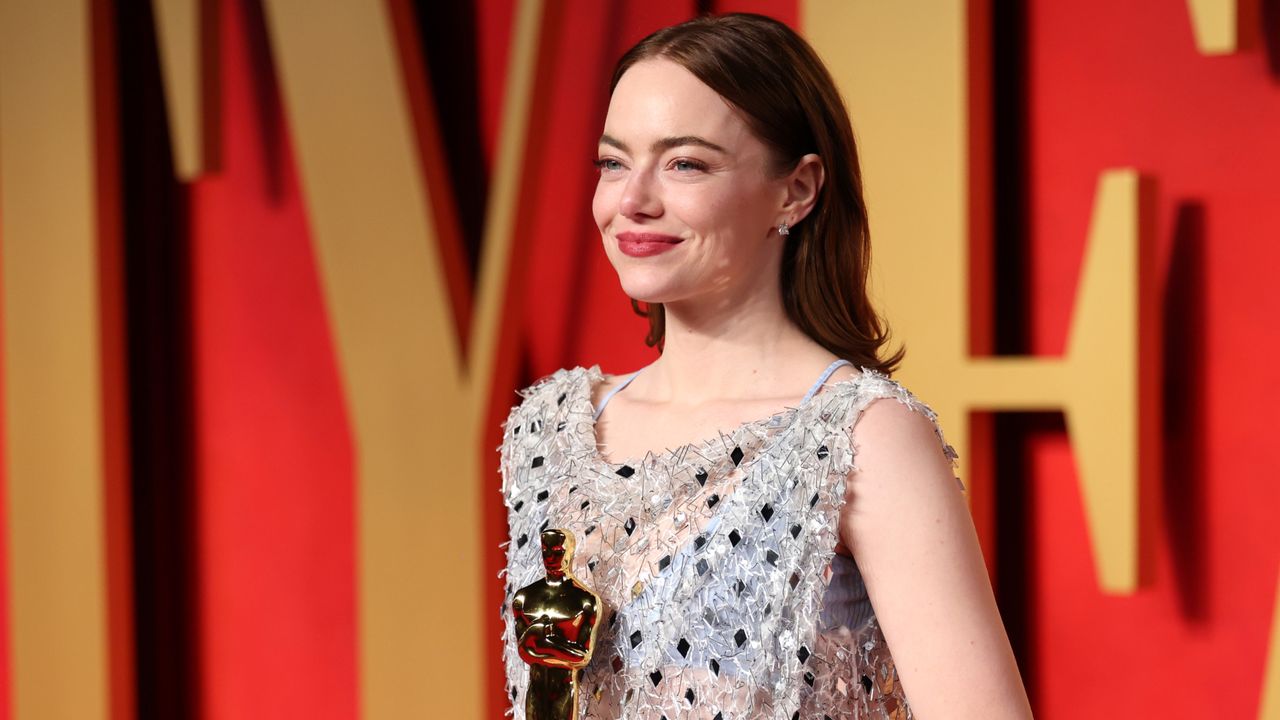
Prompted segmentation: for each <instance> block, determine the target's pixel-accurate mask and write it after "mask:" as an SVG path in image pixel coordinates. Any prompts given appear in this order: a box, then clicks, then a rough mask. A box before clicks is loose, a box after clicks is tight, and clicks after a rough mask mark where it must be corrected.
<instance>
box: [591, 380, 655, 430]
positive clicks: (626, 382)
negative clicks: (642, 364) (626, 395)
mask: <svg viewBox="0 0 1280 720" xmlns="http://www.w3.org/2000/svg"><path fill="white" fill-rule="evenodd" d="M640 370H644V368H640ZM640 370H637V371H635V372H633V373H631V374H630V375H628V376H627V379H626V380H623V381H622V382H620V383H618V384H617V385H615V386H614V387H613V389H612V390H610V391H609V392H608V393H606V394H605V396H604V397H603V398H601V399H600V407H598V408H596V414H595V415H594V416H592V418H591V419H592V420H593V421H594V420H599V419H600V413H602V412H604V406H605V405H608V404H609V400H610V399H612V398H613V396H614V394H616V393H617V392H618V391H619V390H621V389H622V388H624V387H626V386H628V385H630V384H631V381H632V380H635V379H636V376H637V375H639V374H640Z"/></svg>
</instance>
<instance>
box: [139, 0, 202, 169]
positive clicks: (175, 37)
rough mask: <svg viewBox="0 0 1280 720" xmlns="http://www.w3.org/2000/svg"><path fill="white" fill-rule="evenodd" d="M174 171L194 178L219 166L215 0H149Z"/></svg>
mask: <svg viewBox="0 0 1280 720" xmlns="http://www.w3.org/2000/svg"><path fill="white" fill-rule="evenodd" d="M151 8H152V10H151V11H152V14H153V16H154V20H155V29H156V44H157V50H158V51H159V53H158V54H159V58H160V72H161V76H162V77H163V78H164V104H165V110H166V112H167V117H168V119H169V134H170V137H171V138H172V151H173V165H174V173H175V174H176V175H177V177H178V178H179V179H181V180H194V179H195V178H196V177H198V176H199V175H201V174H202V173H205V172H209V171H211V170H214V169H216V168H217V165H218V158H217V155H218V149H217V147H216V141H217V138H218V132H217V130H218V128H217V121H218V117H217V101H218V97H219V94H218V86H217V74H216V73H217V67H218V63H217V61H216V59H215V57H214V54H213V53H214V51H215V49H216V48H215V45H216V41H215V37H216V29H217V27H218V22H217V2H216V1H215V0H153V2H152V4H151Z"/></svg>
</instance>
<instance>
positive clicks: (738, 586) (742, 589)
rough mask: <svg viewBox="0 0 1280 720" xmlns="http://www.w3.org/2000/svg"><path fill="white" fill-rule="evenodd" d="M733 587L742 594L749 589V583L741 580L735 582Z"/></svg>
mask: <svg viewBox="0 0 1280 720" xmlns="http://www.w3.org/2000/svg"><path fill="white" fill-rule="evenodd" d="M733 589H734V590H737V591H738V594H739V595H741V594H742V593H744V592H746V591H747V584H746V583H744V582H742V581H741V580H739V581H738V582H736V583H734V584H733Z"/></svg>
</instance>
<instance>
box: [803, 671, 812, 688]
mask: <svg viewBox="0 0 1280 720" xmlns="http://www.w3.org/2000/svg"><path fill="white" fill-rule="evenodd" d="M804 681H805V682H806V683H809V687H813V673H811V672H807V673H805V674H804Z"/></svg>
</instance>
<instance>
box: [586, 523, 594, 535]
mask: <svg viewBox="0 0 1280 720" xmlns="http://www.w3.org/2000/svg"><path fill="white" fill-rule="evenodd" d="M595 531H596V526H595V525H592V526H591V527H589V528H587V531H586V532H584V533H583V535H590V534H591V533H593V532H595Z"/></svg>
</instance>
